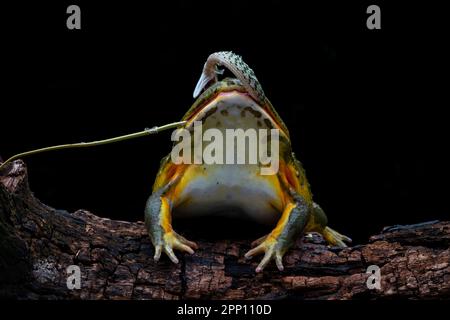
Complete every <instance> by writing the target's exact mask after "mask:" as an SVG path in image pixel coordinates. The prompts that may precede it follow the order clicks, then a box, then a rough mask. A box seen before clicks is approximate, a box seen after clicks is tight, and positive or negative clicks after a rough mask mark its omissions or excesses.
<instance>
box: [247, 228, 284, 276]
mask: <svg viewBox="0 0 450 320" xmlns="http://www.w3.org/2000/svg"><path fill="white" fill-rule="evenodd" d="M252 245H256V246H255V247H254V248H253V249H251V250H249V251H248V252H247V253H246V254H245V257H246V258H247V259H251V258H252V257H253V256H255V255H258V254H261V253H264V257H263V258H262V260H261V262H260V263H259V265H258V266H257V267H256V272H261V271H262V270H263V269H264V268H265V267H266V266H267V264H268V263H269V262H270V261H271V260H272V259H273V260H275V263H276V265H277V267H278V270H280V271H283V270H284V266H283V255H284V254H285V252H286V251H287V250H288V248H289V245H287V243H286V242H285V241H281V240H277V239H276V238H275V237H273V236H271V235H270V234H269V235H268V236H264V237H262V238H259V239H258V240H255V241H254V242H253V243H252Z"/></svg>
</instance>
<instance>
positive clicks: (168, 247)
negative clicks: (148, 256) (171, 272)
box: [152, 230, 198, 263]
mask: <svg viewBox="0 0 450 320" xmlns="http://www.w3.org/2000/svg"><path fill="white" fill-rule="evenodd" d="M152 242H153V245H154V247H155V255H154V257H153V258H154V259H155V261H158V260H159V258H160V257H161V252H162V251H164V252H165V253H166V254H167V256H168V257H169V258H170V260H171V261H172V262H173V263H178V258H177V257H176V255H175V253H174V252H173V249H177V250H180V251H185V252H187V253H189V254H193V253H194V250H193V249H197V248H198V246H197V244H196V243H195V242H192V241H189V240H187V239H186V238H184V237H183V236H181V235H179V234H178V233H176V232H175V231H173V230H172V231H169V232H166V233H164V235H163V236H162V237H159V238H157V239H154V238H153V237H152Z"/></svg>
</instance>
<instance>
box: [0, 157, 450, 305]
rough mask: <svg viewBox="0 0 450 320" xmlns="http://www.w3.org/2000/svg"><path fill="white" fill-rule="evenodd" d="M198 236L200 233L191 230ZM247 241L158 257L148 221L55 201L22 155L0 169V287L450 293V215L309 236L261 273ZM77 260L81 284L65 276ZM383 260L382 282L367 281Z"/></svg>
mask: <svg viewBox="0 0 450 320" xmlns="http://www.w3.org/2000/svg"><path fill="white" fill-rule="evenodd" d="M194 240H195V239H194ZM250 240H251V239H249V240H248V241H241V240H236V241H233V240H229V241H218V242H212V241H211V242H205V241H198V244H199V247H200V249H199V250H197V251H196V253H195V254H194V255H192V256H189V255H183V254H181V253H178V256H179V258H180V264H178V265H174V264H172V263H171V262H169V260H168V259H165V258H163V259H162V261H160V262H159V263H155V262H154V261H153V259H152V257H153V248H152V246H151V243H150V241H149V238H148V236H147V234H146V232H145V228H144V225H143V223H142V222H137V223H133V222H124V221H114V220H110V219H105V218H100V217H97V216H95V215H94V214H92V213H89V212H87V211H85V210H78V211H76V212H74V213H69V212H67V211H63V210H55V209H53V208H50V207H48V206H46V205H44V204H42V203H41V202H40V201H39V200H38V199H36V198H35V197H34V196H33V194H32V193H31V191H30V189H29V187H28V181H27V170H26V167H25V165H24V163H23V162H22V161H20V160H16V161H15V162H13V163H12V164H10V165H9V166H7V167H6V168H5V170H4V171H3V173H0V296H2V297H20V298H24V299H38V298H39V299H42V298H44V299H181V298H189V299H278V298H293V299H297V298H301V299H358V298H359V299H379V298H391V297H400V298H413V299H432V298H445V299H448V298H450V266H449V263H450V250H449V244H450V222H438V221H434V222H429V223H423V224H417V225H410V226H395V227H389V228H385V229H384V230H383V231H382V232H381V233H380V234H378V235H375V236H373V237H371V239H370V241H369V243H368V244H366V245H360V246H354V247H350V248H345V249H338V248H329V247H327V246H326V245H325V244H324V242H323V240H322V238H321V237H320V236H319V235H313V236H312V237H305V238H304V239H303V243H302V245H297V246H296V247H295V248H294V249H293V250H291V251H290V252H289V253H288V254H287V256H286V258H285V271H284V272H279V271H278V270H276V269H275V268H274V267H273V266H271V267H269V268H268V269H267V270H265V271H264V272H263V273H262V274H255V273H254V269H255V267H256V263H257V260H255V261H247V260H245V258H243V255H244V253H245V252H246V251H247V250H248V249H249V243H250V242H251V241H250ZM69 265H78V266H79V267H80V268H81V273H82V280H81V289H80V290H69V289H67V286H66V279H67V274H66V268H67V266H69ZM369 265H378V266H379V267H380V268H381V279H382V281H381V290H374V289H372V290H370V289H368V288H367V286H366V280H367V278H368V276H369V274H367V273H366V269H367V267H368V266H369Z"/></svg>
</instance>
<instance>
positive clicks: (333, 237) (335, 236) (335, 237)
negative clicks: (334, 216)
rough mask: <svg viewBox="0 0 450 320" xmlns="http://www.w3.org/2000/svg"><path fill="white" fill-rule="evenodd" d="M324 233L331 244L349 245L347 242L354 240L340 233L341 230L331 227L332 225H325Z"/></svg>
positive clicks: (343, 246)
mask: <svg viewBox="0 0 450 320" xmlns="http://www.w3.org/2000/svg"><path fill="white" fill-rule="evenodd" d="M322 235H323V237H324V238H325V240H326V241H327V242H328V243H329V244H331V245H333V246H338V247H341V248H345V247H347V244H346V242H347V243H351V242H352V239H350V238H349V237H347V236H344V235H343V234H340V233H339V232H337V231H335V230H333V229H331V228H330V227H325V229H324V230H323V231H322Z"/></svg>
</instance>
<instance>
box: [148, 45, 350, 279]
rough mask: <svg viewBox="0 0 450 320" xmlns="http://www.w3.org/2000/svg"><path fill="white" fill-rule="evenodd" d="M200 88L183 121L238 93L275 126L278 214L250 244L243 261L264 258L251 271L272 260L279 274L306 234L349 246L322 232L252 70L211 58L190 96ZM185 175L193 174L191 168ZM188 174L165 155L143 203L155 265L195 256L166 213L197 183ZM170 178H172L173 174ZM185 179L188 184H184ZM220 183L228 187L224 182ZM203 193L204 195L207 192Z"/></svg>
mask: <svg viewBox="0 0 450 320" xmlns="http://www.w3.org/2000/svg"><path fill="white" fill-rule="evenodd" d="M219 66H224V67H226V68H228V69H229V70H230V71H231V72H232V73H233V74H234V75H235V76H236V79H225V80H224V81H220V82H218V80H217V74H218V73H220V70H219V69H218V67H219ZM203 88H206V90H205V91H204V92H203V94H202V95H201V96H200V97H199V98H198V99H197V101H196V102H195V103H194V104H193V106H192V107H191V108H190V109H189V111H188V112H187V113H186V115H185V116H184V118H183V120H192V119H193V118H195V117H196V116H197V114H198V111H199V110H202V108H204V106H205V104H207V102H208V101H211V99H214V97H217V95H218V94H219V93H222V92H237V93H238V94H240V93H242V94H243V95H246V96H250V97H251V99H253V101H254V102H255V104H257V105H258V106H260V109H258V110H264V111H265V112H266V113H267V114H268V115H269V116H270V119H271V123H270V125H269V127H274V126H276V127H277V128H279V129H280V131H281V133H280V157H279V158H280V159H283V160H284V162H283V163H284V164H283V168H282V169H281V170H279V172H278V173H277V174H276V177H275V178H273V177H272V178H267V179H272V180H270V182H268V184H269V185H270V184H271V185H276V186H277V187H274V189H276V190H278V191H279V192H278V193H277V194H280V193H281V194H283V195H284V196H283V197H281V198H282V199H283V206H282V207H279V208H277V210H279V211H280V212H282V214H281V215H280V218H279V221H278V223H277V225H276V227H275V228H274V229H273V231H272V232H271V233H269V234H268V235H267V236H264V237H262V238H260V239H258V240H256V241H254V242H253V243H252V245H253V247H254V248H253V249H251V250H250V251H248V252H247V253H246V255H245V256H246V257H247V258H252V257H253V256H254V255H257V254H261V253H264V257H263V259H262V260H261V262H260V263H259V265H258V266H257V268H256V271H257V272H260V271H262V270H263V269H264V267H265V266H266V265H267V264H268V263H269V262H270V261H271V260H275V263H276V265H277V267H278V269H279V270H283V263H282V258H283V256H284V254H285V253H286V252H287V251H288V249H289V248H290V247H291V246H292V245H293V244H294V243H295V241H296V239H297V238H298V237H299V236H301V235H302V234H303V233H305V232H313V231H315V232H319V233H320V234H322V235H323V237H324V238H325V239H326V240H327V241H328V242H329V243H330V244H331V245H337V246H340V247H345V246H346V244H345V243H344V242H350V241H351V239H350V238H348V237H346V236H344V235H341V234H339V233H338V232H336V231H334V230H333V229H331V228H329V227H327V222H328V220H327V217H326V215H325V213H324V212H323V210H322V209H321V208H320V206H319V205H317V204H316V203H314V202H313V201H312V194H311V191H310V188H309V184H308V182H307V179H306V175H305V171H304V170H303V168H302V165H301V163H300V161H298V160H297V159H296V158H295V155H294V153H293V152H292V151H291V144H290V138H289V132H288V129H287V127H286V126H285V124H284V123H283V121H282V120H281V118H280V117H279V115H278V114H277V112H276V111H275V109H274V108H273V106H272V105H271V103H270V102H269V100H268V99H267V98H266V97H265V95H264V92H263V90H262V87H261V85H260V83H259V82H258V80H257V79H256V76H255V74H254V72H253V70H251V69H250V68H249V66H248V65H247V64H246V63H245V62H244V61H243V60H242V58H241V57H239V56H237V55H235V54H234V53H232V52H217V53H214V54H212V55H211V56H210V57H209V58H208V60H207V62H206V63H205V66H204V69H203V73H202V77H201V78H200V81H199V84H198V85H197V88H196V90H195V93H194V96H196V95H198V94H199V92H200V91H201V90H202V89H203ZM243 99H244V98H243ZM249 99H250V98H249ZM216 115H218V113H216ZM205 119H206V120H208V116H205V118H203V119H202V120H205ZM251 121H253V119H251ZM187 125H188V124H186V125H185V126H187ZM190 169H191V170H195V169H193V168H192V166H191V168H190ZM190 169H189V168H188V169H186V168H185V167H181V166H179V167H177V166H175V165H174V164H172V163H171V158H170V155H169V156H167V157H165V158H163V160H162V161H161V166H160V170H159V172H158V175H157V178H156V181H155V184H154V187H153V193H152V195H151V196H150V198H149V199H148V201H147V204H146V208H145V222H146V226H147V229H148V233H149V235H150V239H151V241H152V243H153V245H154V247H155V255H154V258H155V260H159V258H160V256H161V253H162V252H165V253H166V254H167V255H168V257H169V258H170V259H171V260H172V261H173V262H174V263H177V262H178V259H177V257H176V256H175V254H174V252H173V249H177V250H181V251H185V252H188V253H191V254H192V253H193V252H194V250H193V249H195V248H197V245H196V244H195V243H194V242H191V241H189V240H187V239H185V238H184V237H182V236H180V235H179V234H177V233H176V232H175V231H174V230H173V229H172V226H171V212H172V210H173V209H175V208H176V207H177V200H179V198H180V190H179V189H186V188H187V186H188V185H189V184H191V182H190V181H191V180H192V181H193V182H192V183H198V182H194V181H195V180H196V179H195V178H192V176H194V177H195V176H196V174H195V173H194V174H192V173H191V172H189V170H190ZM210 170H211V171H207V172H210V173H208V174H209V175H211V176H214V174H217V172H218V171H220V170H227V169H225V167H214V168H213V169H210ZM173 172H176V173H175V174H174V173H173ZM194 172H195V171H194ZM186 176H188V177H190V178H186ZM183 179H184V180H183ZM211 179H212V178H211ZM257 179H261V178H260V177H257V178H255V181H257V182H256V183H254V184H252V179H250V181H249V180H245V179H244V181H243V183H242V184H246V183H247V181H249V182H248V184H249V186H246V187H250V188H253V187H254V188H255V189H258V188H260V186H261V180H257ZM186 180H187V182H186ZM267 181H268V180H267ZM221 182H223V183H225V184H226V183H227V181H221ZM263 182H264V181H263ZM180 186H181V187H180ZM205 188H206V189H208V187H205ZM230 190H232V189H230ZM195 196H197V195H194V197H195ZM238 197H239V196H238ZM285 199H287V200H285ZM264 201H265V199H264V198H262V199H261V202H264ZM205 209H208V208H205Z"/></svg>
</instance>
